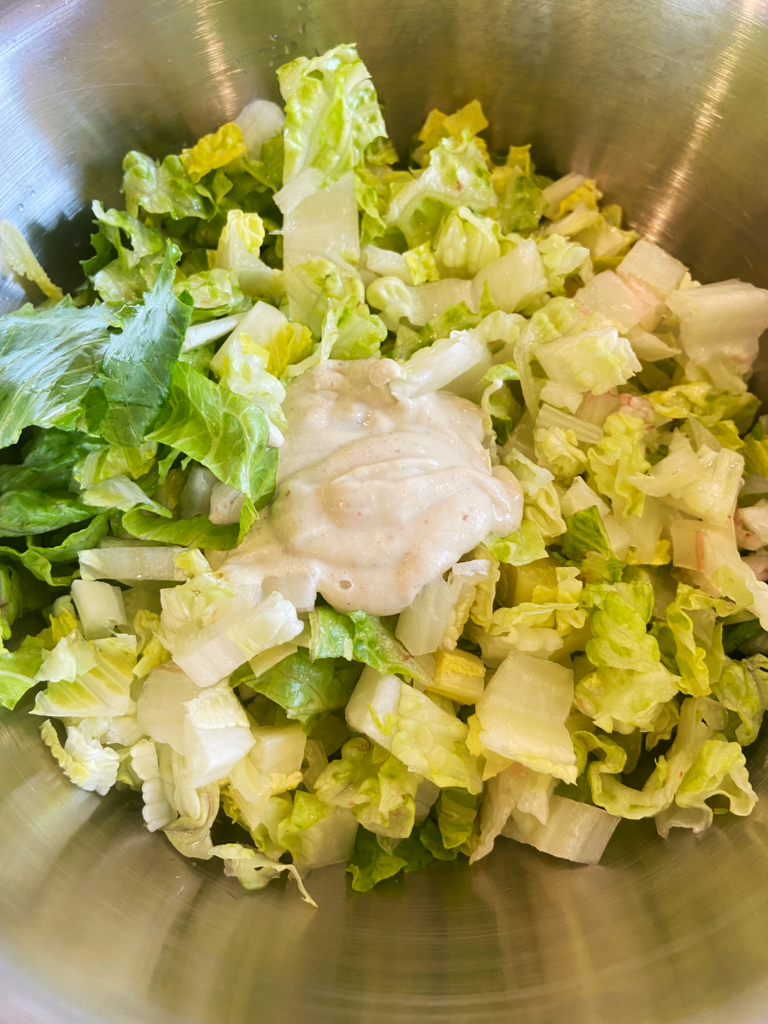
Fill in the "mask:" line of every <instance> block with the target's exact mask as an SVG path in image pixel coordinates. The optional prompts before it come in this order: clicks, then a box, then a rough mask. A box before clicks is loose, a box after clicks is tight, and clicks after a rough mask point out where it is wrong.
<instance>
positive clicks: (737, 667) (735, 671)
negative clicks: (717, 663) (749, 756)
mask: <svg viewBox="0 0 768 1024" xmlns="http://www.w3.org/2000/svg"><path fill="white" fill-rule="evenodd" d="M712 691H713V693H714V694H715V696H716V697H717V699H718V700H719V701H720V703H721V704H722V705H724V707H726V708H728V710H729V711H733V712H734V713H735V714H736V715H738V717H739V719H740V720H741V724H740V725H738V726H737V727H736V730H735V736H736V741H737V743H740V744H741V745H742V746H743V747H746V746H749V744H750V743H754V742H755V740H756V739H757V734H758V733H759V731H760V726H761V724H762V721H763V710H764V708H763V703H762V700H761V697H760V690H759V688H758V685H757V682H756V681H755V677H754V675H753V674H752V672H750V671H749V669H748V668H747V667H745V666H744V665H743V664H742V663H741V662H739V661H731V660H730V659H726V662H725V667H724V668H723V670H722V672H721V673H720V677H719V678H718V679H717V681H716V682H715V681H713V683H712Z"/></svg>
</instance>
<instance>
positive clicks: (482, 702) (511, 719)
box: [469, 651, 577, 782]
mask: <svg viewBox="0 0 768 1024" xmlns="http://www.w3.org/2000/svg"><path fill="white" fill-rule="evenodd" d="M572 702H573V672H571V671H570V670H569V669H565V668H563V667H562V666H561V665H556V664H554V663H553V662H549V661H545V660H543V659H541V658H535V657H531V656H530V655H528V654H522V653H521V652H519V651H512V652H511V653H510V654H509V655H508V656H507V658H506V659H505V660H504V662H503V663H502V664H501V665H500V667H499V668H498V669H497V670H496V672H495V674H494V675H493V677H492V678H491V680H490V682H489V683H488V685H487V686H486V688H485V690H484V691H483V695H482V696H481V697H480V698H479V699H478V701H477V705H476V716H475V718H476V721H475V723H474V726H473V724H472V719H470V741H469V747H470V750H472V751H473V752H474V753H482V750H483V749H484V750H490V751H492V752H494V753H496V754H499V755H501V757H503V758H509V759H510V760H513V761H518V762H519V763H520V764H522V765H525V766H526V767H527V768H532V769H533V770H534V771H537V772H543V773H546V774H549V775H554V776H555V777H556V778H558V779H563V780H564V781H566V782H575V781H576V775H577V772H576V755H575V753H574V750H573V743H572V742H571V738H570V735H569V733H568V730H567V729H566V727H565V724H564V723H565V719H566V718H567V716H568V713H569V711H570V708H571V703H572Z"/></svg>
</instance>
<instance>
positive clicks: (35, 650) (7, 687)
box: [0, 636, 45, 711]
mask: <svg viewBox="0 0 768 1024" xmlns="http://www.w3.org/2000/svg"><path fill="white" fill-rule="evenodd" d="M44 649H45V648H44V646H43V641H42V640H40V638H39V637H36V636H27V637H24V639H23V640H22V642H21V644H20V645H19V647H18V649H17V650H15V651H6V650H4V649H0V705H2V706H3V707H4V708H8V709H9V710H10V711H13V709H14V708H15V707H16V705H17V704H18V702H19V701H20V700H21V698H22V697H23V696H24V694H25V693H26V692H27V690H30V689H31V688H32V687H33V686H35V685H36V684H35V676H36V675H37V673H38V672H39V670H40V666H41V665H42V663H43V651H44Z"/></svg>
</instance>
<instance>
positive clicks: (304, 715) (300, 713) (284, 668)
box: [248, 648, 354, 732]
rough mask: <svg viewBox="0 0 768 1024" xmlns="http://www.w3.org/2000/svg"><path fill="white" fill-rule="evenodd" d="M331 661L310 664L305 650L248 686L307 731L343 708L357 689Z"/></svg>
mask: <svg viewBox="0 0 768 1024" xmlns="http://www.w3.org/2000/svg"><path fill="white" fill-rule="evenodd" d="M335 667H336V663H335V661H334V660H333V659H332V658H318V660H317V661H310V660H309V654H308V653H307V651H306V650H304V649H303V648H302V649H299V650H298V651H297V652H296V653H295V654H291V655H289V656H288V657H287V658H283V660H282V661H280V662H278V664H277V665H275V666H274V667H273V668H270V669H268V670H267V671H266V672H265V673H264V674H263V675H260V676H259V677H258V678H257V679H254V680H249V682H248V685H249V686H250V687H251V688H252V689H254V690H256V692H257V693H263V694H264V696H265V697H269V699H270V700H273V701H274V702H275V703H276V704H279V705H280V707H281V708H283V709H284V711H285V713H286V715H288V717H289V718H292V719H294V720H295V721H297V722H301V724H302V725H303V726H304V729H305V731H306V732H311V731H312V729H313V728H314V727H315V726H316V725H317V724H318V723H319V722H320V721H321V720H322V719H323V718H324V717H325V716H326V715H327V714H328V712H329V711H334V710H335V709H336V708H343V707H344V705H345V704H346V703H347V701H348V700H349V698H350V695H351V693H352V690H353V689H354V680H350V679H349V678H348V677H346V676H345V675H344V674H339V673H337V672H335V671H334V670H335Z"/></svg>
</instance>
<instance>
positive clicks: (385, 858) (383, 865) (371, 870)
mask: <svg viewBox="0 0 768 1024" xmlns="http://www.w3.org/2000/svg"><path fill="white" fill-rule="evenodd" d="M428 820H429V821H431V819H428ZM432 824H433V825H434V822H432ZM435 831H437V826H436V825H435ZM423 836H424V829H422V830H420V834H419V835H418V836H417V835H416V833H413V834H412V835H411V836H409V837H408V838H407V839H401V840H400V842H399V843H397V844H396V845H395V847H394V849H393V850H392V851H391V852H390V850H389V849H385V848H384V847H383V846H381V845H380V844H379V841H378V839H377V838H376V836H375V835H374V834H373V833H372V832H369V831H368V829H365V828H359V829H358V830H357V836H356V838H355V851H354V854H353V855H352V859H351V860H350V862H349V864H348V865H347V871H348V872H349V874H351V875H352V888H353V889H354V890H355V891H356V892H368V891H369V890H370V889H372V888H373V887H374V885H376V883H377V882H383V881H384V880H385V879H387V878H392V877H393V876H394V875H396V874H397V873H398V872H399V871H405V872H406V873H407V872H410V871H420V870H422V868H425V867H427V866H428V865H429V864H431V863H432V861H433V859H434V857H433V854H432V853H431V851H430V850H429V848H428V847H427V845H426V844H425V842H424V839H423ZM438 839H439V832H438ZM449 859H450V858H449Z"/></svg>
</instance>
